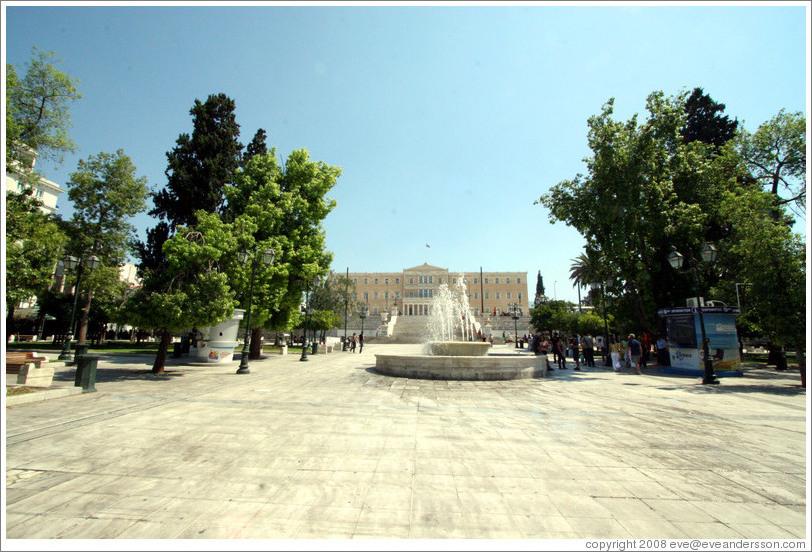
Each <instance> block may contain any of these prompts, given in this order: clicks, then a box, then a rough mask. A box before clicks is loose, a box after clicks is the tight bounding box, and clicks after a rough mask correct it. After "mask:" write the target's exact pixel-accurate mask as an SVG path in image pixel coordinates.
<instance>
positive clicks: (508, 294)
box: [507, 291, 510, 299]
mask: <svg viewBox="0 0 812 552" xmlns="http://www.w3.org/2000/svg"><path fill="white" fill-rule="evenodd" d="M507 298H508V299H510V292H509V291H508V292H507Z"/></svg>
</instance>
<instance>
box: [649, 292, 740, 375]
mask: <svg viewBox="0 0 812 552" xmlns="http://www.w3.org/2000/svg"><path fill="white" fill-rule="evenodd" d="M701 308H702V318H703V319H704V321H705V335H706V337H707V339H708V341H709V345H708V350H709V351H710V355H711V358H712V360H713V370H714V372H715V373H716V375H717V376H719V377H724V376H742V375H744V373H743V372H742V370H741V357H740V356H739V337H738V332H737V331H736V315H737V314H740V313H741V311H740V310H739V308H738V307H701ZM657 314H658V315H660V317H662V318H664V319H665V327H666V339H667V340H668V353H669V356H670V357H671V366H661V367H660V372H663V373H666V374H679V375H686V376H704V375H705V365H704V355H703V352H702V346H701V344H702V330H701V328H700V325H699V310H698V308H697V307H676V308H670V309H660V310H658V311H657Z"/></svg>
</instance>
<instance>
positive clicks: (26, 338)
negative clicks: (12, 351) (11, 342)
mask: <svg viewBox="0 0 812 552" xmlns="http://www.w3.org/2000/svg"><path fill="white" fill-rule="evenodd" d="M36 340H37V336H36V335H24V334H17V341H36Z"/></svg>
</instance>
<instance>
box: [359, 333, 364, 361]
mask: <svg viewBox="0 0 812 552" xmlns="http://www.w3.org/2000/svg"><path fill="white" fill-rule="evenodd" d="M363 352H364V332H361V335H359V336H358V354H359V355H360V354H361V353H363Z"/></svg>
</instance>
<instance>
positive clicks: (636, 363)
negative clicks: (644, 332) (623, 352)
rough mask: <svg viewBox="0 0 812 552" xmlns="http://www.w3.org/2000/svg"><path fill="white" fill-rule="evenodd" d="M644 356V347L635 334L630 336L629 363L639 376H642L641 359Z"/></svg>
mask: <svg viewBox="0 0 812 552" xmlns="http://www.w3.org/2000/svg"><path fill="white" fill-rule="evenodd" d="M642 356H643V345H642V344H641V343H640V342H639V341H638V340H637V338H636V337H635V336H634V334H629V361H630V362H631V364H632V368H634V371H635V372H637V373H638V374H642V373H643V372H641V371H640V358H641V357H642Z"/></svg>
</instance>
